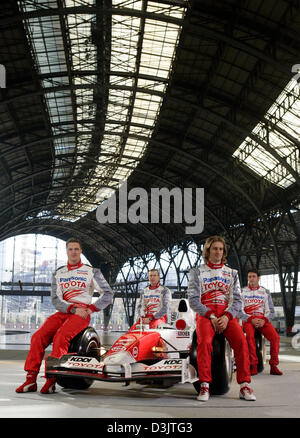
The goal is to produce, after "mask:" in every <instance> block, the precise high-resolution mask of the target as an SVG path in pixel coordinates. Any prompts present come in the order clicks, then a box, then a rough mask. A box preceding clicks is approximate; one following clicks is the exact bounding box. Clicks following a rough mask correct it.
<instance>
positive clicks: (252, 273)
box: [239, 268, 282, 376]
mask: <svg viewBox="0 0 300 438" xmlns="http://www.w3.org/2000/svg"><path fill="white" fill-rule="evenodd" d="M242 301H243V307H242V310H241V312H240V314H239V317H240V319H241V320H242V323H243V329H244V331H245V333H246V338H247V342H248V347H249V354H250V370H251V374H252V375H255V374H257V364H258V358H257V355H256V344H255V336H254V335H255V329H256V330H258V331H259V332H260V333H262V334H263V335H264V336H265V338H267V339H268V341H269V342H270V353H271V354H270V356H271V357H270V361H269V363H270V367H271V368H270V374H274V375H277V376H280V375H282V372H281V371H280V370H279V369H278V368H277V365H278V364H279V360H278V353H279V340H280V338H279V335H278V333H277V331H276V330H275V328H274V327H273V325H272V324H271V323H270V320H271V319H272V318H273V317H274V306H273V302H272V297H271V294H270V292H269V291H268V290H267V289H265V288H264V287H262V286H260V285H259V273H258V270H257V269H256V268H251V269H249V270H248V286H247V287H244V288H243V289H242Z"/></svg>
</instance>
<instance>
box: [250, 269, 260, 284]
mask: <svg viewBox="0 0 300 438" xmlns="http://www.w3.org/2000/svg"><path fill="white" fill-rule="evenodd" d="M258 281H259V276H258V275H257V274H256V272H249V273H248V284H249V286H251V287H257V286H258Z"/></svg>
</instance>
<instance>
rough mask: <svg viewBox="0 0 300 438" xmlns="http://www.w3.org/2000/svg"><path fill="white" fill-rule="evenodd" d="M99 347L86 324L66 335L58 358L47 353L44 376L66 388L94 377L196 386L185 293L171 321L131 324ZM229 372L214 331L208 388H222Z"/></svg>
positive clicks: (227, 353)
mask: <svg viewBox="0 0 300 438" xmlns="http://www.w3.org/2000/svg"><path fill="white" fill-rule="evenodd" d="M102 350H103V349H102V347H101V343H100V339H99V336H98V334H97V332H96V331H95V330H94V329H93V328H92V327H88V328H87V329H85V330H83V331H82V332H81V333H79V335H77V336H76V337H75V338H74V339H73V340H72V342H71V344H70V348H69V353H68V354H66V355H63V356H62V357H61V358H59V359H57V358H55V357H51V356H48V357H47V359H46V377H56V379H57V383H58V384H59V385H60V386H62V387H64V388H72V389H87V388H88V387H89V386H90V385H91V384H92V383H93V381H94V380H100V381H109V382H124V383H125V384H126V385H128V384H129V383H130V382H131V381H135V382H136V383H139V384H142V385H149V384H156V385H159V386H161V387H168V386H171V385H173V384H175V383H186V382H190V383H193V385H194V387H195V389H196V391H197V392H199V381H198V377H197V360H196V357H197V335H196V331H195V314H194V312H193V311H192V309H191V308H190V307H189V304H188V301H187V300H186V299H181V300H180V301H179V306H178V312H177V313H176V320H175V321H174V323H173V324H161V325H159V326H158V327H157V328H155V329H149V326H145V325H142V324H141V325H136V326H135V328H134V329H131V330H129V331H128V332H127V333H125V334H124V335H122V336H121V337H120V338H119V339H118V340H117V341H116V342H115V343H114V344H113V345H112V347H111V348H110V350H109V351H108V352H107V353H106V354H102ZM232 373H233V357H232V352H231V349H230V346H229V344H228V342H227V341H226V339H225V337H224V336H223V335H215V337H214V341H213V356H212V376H213V382H212V384H211V386H210V392H211V394H225V393H226V392H227V391H228V390H229V388H230V383H231V379H232Z"/></svg>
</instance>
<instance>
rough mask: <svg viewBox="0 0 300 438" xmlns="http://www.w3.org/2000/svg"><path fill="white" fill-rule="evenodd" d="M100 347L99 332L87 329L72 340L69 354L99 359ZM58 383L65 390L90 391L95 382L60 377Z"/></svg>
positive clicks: (91, 328) (90, 328)
mask: <svg viewBox="0 0 300 438" xmlns="http://www.w3.org/2000/svg"><path fill="white" fill-rule="evenodd" d="M100 347H101V342H100V338H99V336H98V334H97V332H96V331H95V330H94V329H93V327H87V328H86V329H84V330H82V331H81V332H80V333H78V335H76V336H75V337H74V338H73V339H72V341H71V343H70V346H69V350H68V352H69V353H74V354H78V355H80V356H88V357H95V358H96V359H99V357H100ZM56 382H57V383H58V385H60V386H62V387H63V388H69V389H88V388H89V387H90V386H91V385H92V383H93V380H92V379H85V378H83V377H82V378H81V377H78V378H77V377H66V376H58V377H57V379H56Z"/></svg>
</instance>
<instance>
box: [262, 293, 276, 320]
mask: <svg viewBox="0 0 300 438" xmlns="http://www.w3.org/2000/svg"><path fill="white" fill-rule="evenodd" d="M265 291H266V295H267V299H266V301H265V309H264V311H265V314H264V320H265V321H266V322H268V321H271V320H272V319H273V318H274V315H275V309H274V304H273V301H272V297H271V294H270V291H269V290H268V289H265Z"/></svg>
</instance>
